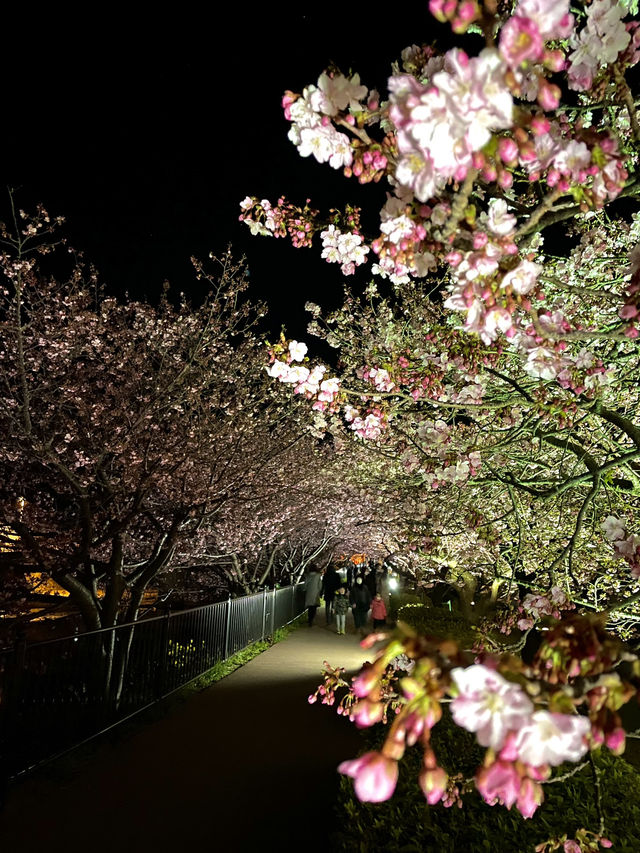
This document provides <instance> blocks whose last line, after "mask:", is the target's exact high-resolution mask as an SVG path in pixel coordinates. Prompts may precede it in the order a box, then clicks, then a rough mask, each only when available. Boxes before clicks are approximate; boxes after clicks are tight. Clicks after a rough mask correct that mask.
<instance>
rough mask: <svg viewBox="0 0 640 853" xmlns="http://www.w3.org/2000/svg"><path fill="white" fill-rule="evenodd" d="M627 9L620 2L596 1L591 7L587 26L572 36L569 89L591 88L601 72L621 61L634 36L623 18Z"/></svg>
mask: <svg viewBox="0 0 640 853" xmlns="http://www.w3.org/2000/svg"><path fill="white" fill-rule="evenodd" d="M625 14H626V10H625V9H624V8H623V7H622V6H621V5H620V3H618V2H617V0H593V3H591V5H589V6H587V23H586V25H585V26H584V28H583V29H582V30H581V31H580V32H579V33H577V34H575V35H574V36H572V38H571V41H570V44H571V47H572V48H573V50H572V52H571V54H570V55H569V69H568V78H569V86H570V87H571V88H572V89H576V90H577V91H579V92H584V91H586V90H587V89H590V88H591V86H592V84H593V79H594V77H595V76H596V74H597V72H598V71H599V69H600V68H602V67H603V66H604V65H608V64H610V63H613V62H615V61H616V60H617V58H618V56H619V54H620V53H622V52H623V51H624V50H625V48H626V47H627V46H628V45H629V42H630V41H631V36H630V34H629V32H628V30H627V28H626V27H625V25H624V23H623V21H622V18H623V17H624V15H625Z"/></svg>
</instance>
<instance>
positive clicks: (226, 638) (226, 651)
mask: <svg viewBox="0 0 640 853" xmlns="http://www.w3.org/2000/svg"><path fill="white" fill-rule="evenodd" d="M230 633H231V596H229V598H228V599H227V624H226V625H225V629H224V659H225V660H226V659H227V658H228V657H229V635H230Z"/></svg>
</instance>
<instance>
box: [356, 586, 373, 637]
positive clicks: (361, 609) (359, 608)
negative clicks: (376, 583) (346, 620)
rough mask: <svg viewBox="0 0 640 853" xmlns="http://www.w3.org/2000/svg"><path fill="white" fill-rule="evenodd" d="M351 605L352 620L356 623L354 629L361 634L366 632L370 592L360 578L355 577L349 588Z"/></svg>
mask: <svg viewBox="0 0 640 853" xmlns="http://www.w3.org/2000/svg"><path fill="white" fill-rule="evenodd" d="M351 606H352V608H353V621H354V622H355V624H356V631H358V632H359V633H360V634H361V636H364V635H365V634H366V633H367V615H368V613H369V607H370V606H371V593H370V592H369V590H368V589H367V587H366V586H365V585H364V584H363V582H362V578H361V577H358V578H356V582H355V584H354V585H353V589H352V590H351Z"/></svg>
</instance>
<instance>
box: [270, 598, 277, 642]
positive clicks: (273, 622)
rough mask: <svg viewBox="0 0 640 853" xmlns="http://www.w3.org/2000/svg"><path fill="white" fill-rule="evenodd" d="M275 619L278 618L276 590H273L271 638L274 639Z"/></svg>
mask: <svg viewBox="0 0 640 853" xmlns="http://www.w3.org/2000/svg"><path fill="white" fill-rule="evenodd" d="M275 618H276V588H275V587H274V588H273V599H272V600H271V636H272V637H273V634H274V631H275Z"/></svg>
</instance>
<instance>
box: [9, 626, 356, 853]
mask: <svg viewBox="0 0 640 853" xmlns="http://www.w3.org/2000/svg"><path fill="white" fill-rule="evenodd" d="M319 618H320V622H322V614H321V615H320V617H319ZM368 655H370V653H366V652H364V651H363V650H362V649H361V648H360V646H359V643H358V640H357V638H356V637H355V635H354V634H347V635H346V636H337V635H336V634H335V633H333V632H332V631H330V630H328V629H326V628H324V627H321V626H314V627H313V628H311V629H309V628H307V627H306V626H305V627H303V628H300V629H299V630H298V631H295V632H293V633H292V634H291V635H290V636H289V637H288V638H287V639H286V640H284V641H283V642H282V643H278V644H277V645H275V646H273V647H272V648H270V649H268V650H267V651H266V652H264V653H263V654H261V655H259V656H258V657H257V658H255V659H254V660H252V661H250V662H249V663H248V664H246V665H245V666H244V667H242V668H241V669H239V670H237V671H236V672H234V673H233V674H232V675H230V676H228V677H227V678H225V679H223V680H222V681H220V682H218V683H217V684H215V685H213V686H212V687H210V688H207V689H206V690H203V691H202V692H201V693H199V694H197V695H195V696H193V697H192V698H190V699H189V700H188V701H186V702H185V703H184V705H182V706H178V707H176V708H175V709H174V710H172V712H171V713H170V715H168V716H167V717H165V718H164V719H161V720H159V721H157V722H154V723H151V724H150V725H148V726H146V727H144V728H142V729H141V730H140V731H137V732H136V733H135V734H133V735H130V736H129V737H127V738H123V739H121V740H120V742H119V743H115V744H114V745H110V744H104V745H102V746H101V747H100V748H99V749H98V750H97V751H96V752H95V753H94V754H93V755H92V756H90V757H89V758H88V759H87V761H86V763H84V764H82V763H80V765H79V766H76V767H75V770H74V771H73V772H70V771H69V769H68V768H67V769H65V766H64V764H61V765H60V768H62V769H59V768H57V767H54V768H53V769H49V770H48V771H47V773H46V774H45V773H41V774H40V776H39V777H34V778H32V779H28V780H26V781H25V782H23V783H21V784H19V785H17V786H16V787H15V788H14V789H13V790H12V791H11V793H10V795H9V797H8V801H7V804H6V806H5V809H4V811H3V812H1V813H0V851H3V853H4V851H7V853H9V851H16V853H32V851H33V853H35V851H39V853H42V851H45V853H57V851H60V853H62V852H63V851H64V853H130V852H131V853H133V851H136V852H137V851H154V853H164V851H172V853H174V851H196V850H197V851H199V850H210V851H229V853H236V851H259V852H260V853H266V851H271V850H274V851H275V850H277V851H284V853H286V851H294V850H295V851H297V850H301V851H304V853H308V851H316V850H324V851H325V853H328V851H332V850H333V849H334V848H333V845H331V844H330V843H329V842H328V840H327V834H326V833H327V827H330V825H331V824H332V823H333V820H332V816H331V804H332V801H333V799H334V796H335V791H336V785H337V781H338V778H339V777H338V774H337V773H336V766H337V765H338V763H339V762H340V761H342V760H344V759H345V758H351V757H353V756H354V755H355V754H356V751H357V750H358V748H359V745H360V741H359V737H358V734H357V732H356V730H355V728H354V726H353V725H352V724H350V723H348V722H347V721H345V720H344V719H342V718H341V717H338V715H337V714H336V713H335V711H334V710H333V709H330V708H327V707H326V706H322V705H319V704H315V705H309V704H308V702H307V701H306V700H307V696H308V694H309V693H310V692H311V691H312V689H313V688H314V687H315V686H316V685H317V684H318V683H319V681H320V670H321V669H322V661H323V660H324V659H326V660H329V662H330V663H332V664H335V665H336V666H337V665H341V666H345V667H346V668H347V670H348V671H355V670H356V669H358V668H359V666H360V665H361V663H362V662H363V661H364V660H365V659H366V658H367V656H368ZM67 764H68V762H67Z"/></svg>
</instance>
